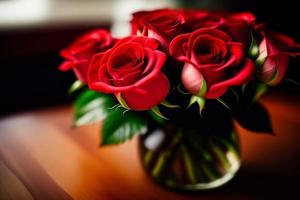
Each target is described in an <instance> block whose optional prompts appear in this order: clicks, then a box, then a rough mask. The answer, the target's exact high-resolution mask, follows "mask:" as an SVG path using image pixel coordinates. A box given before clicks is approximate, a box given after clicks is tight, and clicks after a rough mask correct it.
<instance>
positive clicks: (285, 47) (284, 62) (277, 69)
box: [256, 31, 299, 85]
mask: <svg viewBox="0 0 300 200" xmlns="http://www.w3.org/2000/svg"><path fill="white" fill-rule="evenodd" d="M261 36H262V40H261V42H260V44H259V56H258V58H257V60H256V63H257V65H258V67H259V73H260V78H261V80H262V81H263V82H265V83H266V84H268V85H276V84H278V83H280V82H281V81H282V79H283V78H284V75H285V74H286V71H287V68H288V63H289V59H290V56H296V55H299V53H293V52H292V51H294V50H295V49H296V48H297V44H296V43H295V41H294V40H293V39H292V38H290V37H288V36H285V35H283V34H279V33H275V32H267V31H261Z"/></svg>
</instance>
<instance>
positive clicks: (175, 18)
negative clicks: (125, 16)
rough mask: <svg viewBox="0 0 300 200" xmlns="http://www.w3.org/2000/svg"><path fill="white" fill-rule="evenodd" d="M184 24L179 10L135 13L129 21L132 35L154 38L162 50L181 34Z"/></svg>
mask: <svg viewBox="0 0 300 200" xmlns="http://www.w3.org/2000/svg"><path fill="white" fill-rule="evenodd" d="M184 22H185V19H184V16H183V13H182V11H180V10H169V9H162V10H154V11H141V12H136V13H134V14H133V19H132V20H131V27H132V34H137V35H143V36H147V37H152V38H155V39H157V40H158V41H159V42H160V43H161V45H162V47H163V48H164V49H168V45H169V42H170V41H171V40H172V38H174V37H175V36H177V35H178V34H180V33H182V29H183V24H184Z"/></svg>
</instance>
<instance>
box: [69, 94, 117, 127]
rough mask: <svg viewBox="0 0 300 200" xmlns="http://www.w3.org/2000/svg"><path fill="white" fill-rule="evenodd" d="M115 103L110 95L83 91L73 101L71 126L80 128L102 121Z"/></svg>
mask: <svg viewBox="0 0 300 200" xmlns="http://www.w3.org/2000/svg"><path fill="white" fill-rule="evenodd" d="M115 103H116V102H115V101H114V97H113V96H112V95H108V94H102V93H99V92H95V91H91V90H85V91H84V92H82V93H81V94H80V95H79V96H78V97H77V99H76V100H75V104H74V109H75V111H74V119H73V125H74V126H81V125H86V124H91V123H94V122H98V121H101V120H103V119H104V118H105V117H106V116H107V114H108V113H109V112H110V111H111V110H110V108H111V107H113V106H114V105H115Z"/></svg>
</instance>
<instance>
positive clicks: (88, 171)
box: [0, 94, 300, 200]
mask: <svg viewBox="0 0 300 200" xmlns="http://www.w3.org/2000/svg"><path fill="white" fill-rule="evenodd" d="M262 102H263V104H264V105H265V106H266V108H267V110H268V111H269V112H270V114H271V120H272V124H273V127H274V130H275V132H276V136H272V135H263V134H255V133H250V132H249V131H246V130H244V129H243V128H241V127H237V129H238V132H239V135H240V140H241V147H242V149H241V150H242V161H243V163H242V167H241V169H240V171H239V172H238V174H237V176H236V177H235V178H234V179H233V180H232V181H231V182H229V183H228V184H227V185H225V186H223V187H221V188H220V189H217V190H212V191H209V192H195V193H192V194H190V193H182V192H181V193H179V192H174V191H170V190H166V189H164V188H162V187H160V186H158V185H157V184H155V183H154V182H153V181H152V180H151V179H150V178H149V177H148V176H147V175H146V174H145V172H144V171H143V168H142V166H141V163H140V161H139V154H138V149H137V138H135V139H133V140H131V141H129V142H126V143H124V144H122V145H117V146H110V147H105V148H99V142H100V127H101V125H100V124H95V125H91V126H84V127H80V128H76V129H73V128H71V123H72V109H71V107H70V106H61V107H54V108H49V109H45V110H39V111H33V112H27V113H21V114H15V115H11V116H7V117H3V118H2V119H0V199H1V200H6V199H17V200H19V199H22V200H23V199H24V200H27V199H42V200H45V199H55V200H58V199H87V200H94V199H101V200H102V199H104V200H106V199H128V200H129V199H151V200H152V199H164V200H165V199H259V198H264V199H267V198H271V197H278V196H282V197H283V198H286V197H287V196H289V195H291V196H292V195H296V194H297V190H299V188H300V187H299V184H298V185H297V184H295V182H296V181H298V180H299V178H300V172H299V167H300V156H299V153H300V145H299V144H300V119H299V116H300V104H299V98H295V97H294V98H288V97H281V96H280V94H277V95H267V96H266V97H265V98H263V100H262ZM288 199H289V198H288ZM293 199H295V198H293ZM296 199H297V198H296Z"/></svg>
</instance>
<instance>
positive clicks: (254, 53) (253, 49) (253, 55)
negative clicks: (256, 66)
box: [248, 33, 259, 59]
mask: <svg viewBox="0 0 300 200" xmlns="http://www.w3.org/2000/svg"><path fill="white" fill-rule="evenodd" d="M248 54H249V56H250V57H251V58H253V59H256V58H257V56H258V54H259V49H258V45H257V43H256V40H255V38H254V36H253V34H252V33H251V45H250V48H249V51H248Z"/></svg>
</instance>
